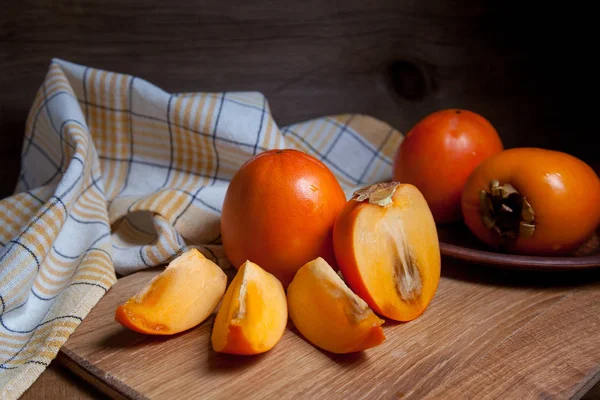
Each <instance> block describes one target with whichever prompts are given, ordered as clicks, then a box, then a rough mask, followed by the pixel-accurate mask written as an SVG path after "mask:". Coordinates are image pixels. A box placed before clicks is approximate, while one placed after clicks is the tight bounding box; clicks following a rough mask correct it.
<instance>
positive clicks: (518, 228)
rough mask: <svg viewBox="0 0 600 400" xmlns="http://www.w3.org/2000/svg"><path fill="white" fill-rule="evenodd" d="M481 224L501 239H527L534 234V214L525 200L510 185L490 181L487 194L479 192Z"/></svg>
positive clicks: (484, 191) (483, 191) (482, 191)
mask: <svg viewBox="0 0 600 400" xmlns="http://www.w3.org/2000/svg"><path fill="white" fill-rule="evenodd" d="M479 211H480V215H481V222H482V223H483V225H484V226H485V227H486V228H487V229H491V230H493V231H494V232H496V234H498V235H499V236H500V237H502V238H503V239H510V240H516V239H518V238H529V237H531V236H532V235H533V234H534V232H535V212H534V210H533V207H532V206H531V204H529V202H528V201H527V198H526V197H525V196H523V195H521V194H520V193H519V191H518V190H517V189H516V188H515V187H514V186H512V185H511V184H510V183H505V184H503V185H500V182H499V181H498V180H497V179H492V180H491V181H490V184H489V192H488V191H486V190H481V191H480V192H479Z"/></svg>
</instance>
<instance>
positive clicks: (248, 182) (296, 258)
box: [221, 149, 346, 287]
mask: <svg viewBox="0 0 600 400" xmlns="http://www.w3.org/2000/svg"><path fill="white" fill-rule="evenodd" d="M345 202H346V196H345V193H344V191H343V189H342V187H341V185H340V183H339V182H338V180H337V178H336V177H335V175H333V173H332V172H331V171H330V170H329V168H328V167H327V166H326V165H325V164H323V163H322V162H321V161H319V160H317V159H316V158H314V157H312V156H310V155H308V154H306V153H304V152H301V151H298V150H293V149H285V150H268V151H265V152H263V153H260V154H258V155H256V156H254V157H253V158H252V159H250V160H248V161H247V162H246V163H245V164H244V165H242V166H241V168H240V169H239V170H238V172H237V173H236V174H235V175H234V177H233V179H232V180H231V182H230V184H229V187H228V189H227V193H226V195H225V199H224V202H223V209H222V214H221V237H222V241H223V247H224V250H225V253H226V255H227V258H228V259H229V261H230V262H231V263H232V264H233V265H234V266H236V268H237V267H238V266H240V265H242V264H243V263H244V262H245V261H246V260H250V261H252V262H254V263H256V264H258V265H260V266H261V267H262V268H263V269H265V270H266V271H268V272H270V273H272V274H273V275H275V276H276V277H277V278H278V279H279V280H280V281H281V282H282V284H283V285H284V287H287V285H288V284H289V282H291V280H292V279H293V278H294V275H295V273H296V271H297V270H298V269H299V268H300V267H302V266H303V265H304V264H306V263H307V262H309V261H311V260H314V259H315V258H317V257H323V259H325V260H326V261H327V262H328V263H329V264H330V265H332V266H333V267H334V268H336V269H337V266H336V264H335V256H334V254H333V239H332V235H333V224H334V222H335V218H336V217H337V215H338V213H339V212H340V210H341V209H342V207H343V206H344V204H345Z"/></svg>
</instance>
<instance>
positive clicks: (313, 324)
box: [287, 257, 385, 354]
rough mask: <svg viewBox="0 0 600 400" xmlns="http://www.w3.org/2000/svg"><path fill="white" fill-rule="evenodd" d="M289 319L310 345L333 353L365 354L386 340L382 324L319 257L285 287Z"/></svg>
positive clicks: (303, 268) (303, 267)
mask: <svg viewBox="0 0 600 400" xmlns="http://www.w3.org/2000/svg"><path fill="white" fill-rule="evenodd" d="M287 298H288V308H289V313H290V318H291V320H292V322H293V323H294V326H295V327H296V328H297V329H298V331H299V332H300V333H301V334H302V335H303V336H304V337H305V338H306V339H307V340H308V341H309V342H311V343H312V344H314V345H315V346H317V347H320V348H322V349H324V350H327V351H330V352H332V353H338V354H341V353H352V352H358V351H363V350H367V349H369V348H371V347H374V346H377V345H379V344H381V343H382V342H383V341H384V340H385V335H384V334H383V330H382V327H381V326H382V324H383V323H384V322H385V321H384V320H382V319H381V318H379V317H378V316H377V315H375V313H374V312H373V311H372V310H371V309H370V308H369V306H368V305H367V303H365V301H364V300H362V299H361V298H360V297H358V296H357V295H356V294H355V293H353V292H352V290H350V288H348V286H346V284H345V283H344V281H343V280H342V279H341V278H340V277H339V276H338V275H337V274H336V273H335V271H334V270H333V268H332V267H331V266H330V265H329V264H328V263H327V262H326V261H325V260H324V259H323V258H321V257H319V258H317V259H315V260H313V261H310V262H308V263H307V264H305V265H304V266H302V267H301V268H300V269H299V270H298V272H297V273H296V276H295V277H294V279H293V280H292V282H291V283H290V285H289V286H288V290H287Z"/></svg>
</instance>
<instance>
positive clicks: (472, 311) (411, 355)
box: [23, 260, 600, 400]
mask: <svg viewBox="0 0 600 400" xmlns="http://www.w3.org/2000/svg"><path fill="white" fill-rule="evenodd" d="M443 271H444V272H443V280H442V283H441V287H440V293H439V294H440V295H439V296H438V299H439V300H438V301H437V303H434V304H432V308H431V310H430V311H431V312H430V313H429V314H428V315H427V314H426V315H424V316H423V317H421V321H420V323H421V324H422V325H421V327H418V326H417V325H414V328H411V327H410V326H407V327H401V326H395V327H393V326H392V327H391V328H389V329H391V330H388V331H387V332H388V334H389V336H388V340H390V341H391V342H390V343H389V345H390V346H391V347H388V348H387V349H384V351H383V353H381V352H380V353H379V355H377V356H375V355H372V358H371V359H372V360H373V361H374V362H376V363H377V360H378V359H379V358H380V357H381V358H385V354H386V353H387V352H388V351H390V349H396V350H397V351H400V352H406V350H407V349H410V348H411V346H412V345H410V342H412V341H414V340H415V333H417V336H416V338H417V339H418V338H419V337H420V336H419V334H418V331H422V332H424V333H426V335H428V336H429V337H428V338H426V339H425V338H423V340H425V342H423V340H421V339H418V340H420V341H421V342H420V344H419V345H416V346H417V348H420V349H421V350H425V353H422V351H421V350H416V351H409V352H408V353H406V355H405V356H404V358H406V360H405V362H408V363H409V364H410V365H412V363H413V362H416V363H417V364H420V363H421V361H422V360H424V359H421V358H420V357H423V354H425V357H426V358H428V359H429V361H427V362H425V364H427V365H429V367H427V368H428V369H426V370H421V369H419V368H415V369H412V368H411V371H405V370H399V371H396V372H397V374H396V372H394V370H393V368H392V369H391V370H390V371H388V372H387V373H386V374H387V375H386V376H385V377H384V376H382V375H381V376H380V378H379V382H378V384H379V388H380V389H381V390H382V391H383V392H385V391H386V390H385V387H386V385H387V384H388V383H387V382H389V384H390V385H393V386H394V387H398V385H399V384H400V385H404V386H406V385H405V383H406V381H407V380H408V381H410V382H411V383H410V384H408V386H409V387H414V388H415V389H416V393H414V394H415V395H416V396H417V397H416V398H419V397H418V395H417V393H419V391H421V392H422V393H428V392H429V391H430V389H431V388H436V390H434V391H433V392H435V393H437V394H436V395H435V396H438V395H446V394H447V395H448V396H449V398H457V395H458V393H462V394H465V393H466V394H468V393H474V389H475V388H477V387H480V386H482V385H483V386H485V388H486V389H485V390H486V394H487V395H488V396H489V398H511V396H514V393H515V390H514V389H515V387H517V388H521V389H522V390H521V389H519V391H521V392H522V393H524V394H525V397H526V398H537V396H538V395H542V394H543V393H546V394H545V395H546V397H548V398H561V399H563V398H573V399H579V398H583V399H586V400H591V399H596V398H600V384H598V383H597V380H598V377H599V375H598V373H599V371H598V366H597V365H596V364H597V359H598V351H597V350H598V346H597V342H598V339H599V338H598V334H597V332H598V331H597V327H596V326H595V325H597V324H598V307H599V306H600V304H599V302H598V301H597V299H598V291H599V290H600V289H599V286H598V282H600V270H589V271H580V272H579V273H577V274H569V275H564V274H555V273H551V274H539V273H529V272H526V271H519V272H515V271H510V270H503V269H492V268H488V267H483V266H479V265H471V264H463V263H458V262H455V261H452V260H449V261H446V262H445V264H444V267H443ZM153 273H154V272H152V271H147V272H142V273H140V274H144V275H146V278H144V279H137V280H135V279H131V278H129V279H127V278H124V279H126V280H125V281H124V282H123V285H119V284H117V286H115V289H116V291H113V292H110V291H109V292H108V293H107V296H106V297H105V298H103V300H104V301H103V302H102V303H100V304H99V305H98V306H97V307H95V308H94V310H92V313H91V314H90V315H89V318H87V319H86V321H84V323H82V325H81V326H80V329H79V330H77V331H76V332H75V333H74V334H73V336H72V337H71V339H69V340H70V341H69V342H67V345H65V348H66V349H67V350H68V351H69V352H75V353H77V354H78V357H79V356H80V357H83V358H84V360H83V361H85V362H86V363H87V362H92V363H95V364H96V363H97V365H98V368H99V369H98V371H102V374H101V375H100V378H101V377H103V375H104V374H106V373H110V375H111V376H112V377H113V378H119V377H121V378H124V379H127V380H128V383H127V384H129V385H132V386H131V388H132V389H134V392H135V390H140V391H141V392H142V393H143V391H144V390H147V389H148V387H147V386H146V382H147V380H146V379H149V380H150V381H154V383H153V384H151V386H153V387H156V384H157V383H159V384H160V385H167V386H169V384H170V383H171V382H173V381H172V379H174V377H175V376H178V375H177V374H175V376H169V374H170V375H173V374H172V371H170V368H173V367H175V366H177V364H180V363H181V364H182V365H183V364H186V363H187V364H188V367H189V363H190V362H191V364H192V365H193V366H194V369H197V370H196V371H194V372H191V373H190V371H189V370H187V375H188V376H187V377H186V378H185V379H183V381H186V384H185V385H183V386H186V387H189V386H187V385H190V384H191V385H192V386H194V383H193V382H200V381H201V380H202V379H204V380H205V382H206V379H207V377H206V376H205V374H207V373H208V374H212V373H214V371H212V372H211V370H210V368H209V369H206V368H205V367H204V366H203V364H202V363H204V361H203V360H204V359H205V356H206V355H207V354H208V353H207V352H206V350H203V347H202V345H200V343H202V342H203V341H205V339H203V338H205V337H206V335H207V334H208V332H209V329H210V327H209V326H210V323H208V324H204V326H203V327H202V326H200V327H199V328H198V329H195V330H194V332H191V333H190V334H189V335H182V336H180V337H176V338H173V339H172V340H171V339H167V340H166V341H161V340H159V341H158V342H157V341H154V340H153V339H152V338H148V339H145V338H142V337H138V336H139V335H138V336H136V335H137V334H132V333H131V332H128V331H127V332H122V330H123V329H124V328H122V327H118V326H110V325H111V322H110V321H109V320H110V318H109V317H110V315H109V314H110V313H111V312H112V311H111V310H114V306H115V304H116V303H118V302H120V301H122V300H123V299H124V298H125V296H127V295H128V293H129V292H131V291H134V290H137V289H139V288H140V287H141V285H143V282H144V281H145V280H146V279H148V278H149V277H150V276H152V274H153ZM125 282H127V283H125ZM465 294H466V296H465ZM465 297H469V298H471V301H470V302H468V303H471V304H470V305H469V304H468V303H464V301H461V300H460V299H461V298H465ZM528 298H531V301H528V300H527V299H528ZM457 299H458V300H457ZM457 302H458V303H463V306H465V307H468V309H469V311H464V312H461V311H451V310H452V309H453V307H455V304H457ZM473 302H475V303H473ZM490 302H491V303H493V304H491V305H490ZM585 304H587V306H585ZM580 306H581V307H580ZM449 310H450V314H449ZM478 313H480V314H481V313H484V314H485V315H480V316H479V317H477V314H478ZM490 313H493V314H494V315H495V317H494V318H492V319H491V320H490V318H489V316H490V315H491V314H490ZM452 315H454V316H456V318H453V317H451V316H452ZM461 315H462V316H461ZM459 320H462V321H463V322H457V321H459ZM483 320H488V322H486V323H485V324H483V325H485V326H481V325H482V324H481V323H478V322H477V321H483ZM92 321H94V322H92ZM444 321H446V322H444ZM469 321H471V322H469ZM86 322H87V323H86ZM457 324H458V325H461V324H465V325H461V326H462V328H461V327H460V326H459V327H457ZM473 324H474V325H473ZM490 324H492V325H490ZM113 325H114V324H113ZM477 326H480V327H479V328H478V327H477ZM405 328H406V329H405ZM423 329H424V330H423ZM457 329H458V331H457ZM415 330H416V331H415ZM117 331H118V332H117ZM466 331H470V333H465V332H466ZM103 332H104V333H103ZM453 332H454V333H453ZM478 332H480V333H478ZM449 335H450V336H449ZM107 337H112V338H113V339H114V338H116V337H118V338H119V340H118V341H119V344H118V345H116V346H112V345H111V346H108V347H107V342H106V340H107V339H106V338H107ZM434 337H441V338H445V339H442V340H437V341H435V340H434ZM449 337H453V338H455V340H452V339H449ZM469 337H471V338H472V340H471V339H469ZM72 339H75V340H72ZM140 340H141V342H140ZM145 342H148V345H149V347H145V346H144V345H143V343H145ZM134 343H135V345H134ZM199 345H200V347H198V346H199ZM406 346H408V347H407V348H406V349H404V348H403V347H406ZM144 348H151V349H152V350H149V351H148V352H146V353H147V354H146V355H143V354H142V353H143V352H144V351H143V349H144ZM190 349H192V353H190ZM280 349H285V350H283V351H278V352H277V353H276V354H275V355H273V356H272V357H271V355H269V356H268V357H266V358H264V359H262V361H259V362H257V363H255V364H252V365H254V366H260V365H264V364H261V363H265V364H271V366H272V367H275V366H283V365H285V364H288V363H289V362H290V358H289V357H288V355H287V354H286V353H288V352H290V353H294V354H295V355H294V356H293V357H292V358H295V357H300V355H302V357H301V358H303V359H304V361H303V362H302V363H300V364H301V368H305V369H306V371H304V372H302V371H300V370H298V369H296V368H294V371H296V373H298V374H301V373H305V374H307V375H306V376H307V377H309V376H314V373H315V372H316V370H315V368H317V370H318V368H320V367H315V365H319V363H320V362H322V358H323V357H322V355H320V354H319V352H317V351H314V349H311V348H310V346H308V345H307V344H306V343H302V341H298V338H296V337H295V335H294V334H289V333H286V335H285V336H284V339H283V340H282V343H281V346H280ZM585 349H588V350H585ZM140 350H142V353H140ZM550 350H551V351H550ZM282 353H283V354H282ZM419 354H421V355H419ZM482 354H483V355H484V356H482ZM140 356H141V358H140ZM415 356H416V357H417V358H416V359H415ZM156 357H159V358H160V359H161V363H166V361H165V360H167V359H170V360H171V361H170V363H169V366H168V368H167V369H165V368H163V369H162V370H161V369H160V368H159V369H155V368H154V367H151V368H153V369H152V370H153V373H152V374H150V375H148V371H144V369H147V368H146V366H147V365H146V363H147V361H144V360H153V359H155V358H156ZM190 357H191V359H192V361H190ZM209 358H210V357H209ZM213 358H214V356H213ZM59 359H61V360H63V359H65V357H64V354H63V355H61V356H60V357H59ZM119 359H120V360H122V361H116V360H119ZM173 360H175V361H177V362H176V363H175V364H173ZM194 360H200V362H201V363H200V364H198V361H194ZM282 360H283V363H282ZM420 360H421V361H420ZM468 360H472V361H473V360H474V361H475V362H474V363H473V362H465V361H468ZM347 361H348V360H346V363H347ZM220 362H225V363H226V364H227V365H228V366H223V365H222V366H221V367H222V369H221V371H226V370H229V369H231V368H233V367H234V366H235V365H233V364H237V363H238V362H239V360H237V359H235V358H226V359H224V360H221V361H220ZM213 363H214V360H213ZM231 363H233V364H231ZM70 364H71V367H73V363H72V362H70ZM230 364H231V365H230ZM300 364H299V365H298V366H299V367H300ZM326 364H327V363H325V364H324V368H325V365H326ZM385 364H386V365H392V364H388V363H387V361H386V362H385ZM127 365H129V366H127ZM244 365H246V364H244ZM369 365H370V367H369V368H374V367H375V364H372V363H371V364H369ZM434 365H437V366H439V368H441V369H440V370H439V371H438V372H436V373H433V374H432V373H431V371H430V368H432V366H434ZM131 366H134V367H135V368H139V370H138V369H135V370H132V369H131ZM248 366H249V365H246V367H248ZM347 366H348V367H349V368H346V369H345V372H344V375H345V379H346V380H349V381H348V384H349V382H351V381H352V380H353V379H354V378H352V377H353V376H355V375H356V374H363V373H365V374H368V373H367V371H366V370H365V369H364V368H362V369H361V367H357V368H352V367H351V364H348V365H347ZM183 368H184V370H185V369H186V367H183ZM223 368H224V369H223ZM269 368H271V367H269ZM377 368H379V367H377ZM436 368H437V367H436ZM242 369H243V368H242ZM288 369H289V368H288ZM327 369H328V368H325V369H323V370H322V372H323V373H325V372H326V370H327ZM379 369H380V368H379ZM434 369H435V368H434ZM309 370H311V371H309ZM361 371H362V372H361ZM427 371H429V372H427ZM436 371H437V369H436ZM482 371H483V374H482ZM486 371H487V372H486ZM517 371H519V372H517ZM527 371H528V372H527ZM81 372H82V371H81V370H79V371H78V373H81ZM329 372H331V371H328V373H329ZM524 372H525V373H526V375H523V373H524ZM144 373H146V375H145V376H146V377H147V378H144V379H141V381H140V379H137V378H135V376H136V375H139V374H142V375H143V374H144ZM254 373H259V374H260V373H261V372H250V375H252V374H254ZM190 374H191V375H190ZM390 374H391V375H390ZM84 375H85V374H84ZM241 375H243V373H242V370H240V378H239V380H240V381H241V382H245V381H247V379H248V376H241ZM127 376H129V377H128V378H127ZM399 377H400V378H399ZM223 378H224V376H221V374H220V373H217V374H215V375H214V379H215V380H216V381H218V380H223ZM86 379H88V380H89V381H91V382H95V384H100V386H102V382H99V380H98V377H94V376H86ZM190 379H191V380H190ZM227 379H231V376H230V375H228V376H227ZM399 379H400V381H399ZM483 381H485V382H483ZM136 382H137V383H136ZM402 382H404V383H402ZM482 382H483V383H482ZM238 383H239V382H238ZM272 383H273V382H270V383H269V382H268V381H264V382H262V384H261V386H265V385H267V384H272ZM509 383H510V385H509ZM594 383H596V386H594V387H592V386H593V385H594ZM232 384H233V383H232ZM198 385H200V387H201V388H202V391H203V392H205V393H206V394H207V395H208V394H209V393H214V392H211V390H215V389H217V391H218V392H220V391H221V390H223V388H224V386H220V385H222V382H221V383H218V384H215V385H216V388H212V389H211V388H209V387H207V386H205V385H203V384H200V383H198ZM215 385H213V386H215ZM507 385H508V386H507ZM196 386H197V385H196ZM200 387H197V388H196V389H199V388H200ZM427 387H429V389H427ZM219 388H220V389H219ZM363 389H364V388H363ZM256 390H260V389H258V388H256ZM303 390H304V389H303ZM423 391H424V392H423ZM150 393H152V390H150V391H149V392H148V393H145V394H144V395H148V394H150ZM377 393H379V391H378V392H377ZM510 393H512V395H511V394H510ZM550 393H555V394H556V396H557V397H553V396H552V395H550ZM567 393H568V395H567ZM380 394H382V393H380ZM429 394H431V393H429ZM163 395H164V394H163ZM188 395H189V393H188ZM435 396H434V398H438V397H435ZM458 396H459V395H458ZM40 397H41V398H57V397H60V398H64V399H68V398H86V399H87V398H103V397H104V395H102V394H101V393H99V392H97V391H95V390H94V389H92V388H91V387H90V385H88V384H87V383H83V381H80V380H79V378H78V377H76V376H75V375H73V374H72V373H71V372H69V371H67V370H65V369H64V367H62V366H61V365H60V364H59V363H58V362H56V361H55V362H54V363H53V364H52V365H51V367H50V368H49V369H48V370H47V371H46V372H45V373H44V374H43V375H42V376H41V377H40V379H39V380H38V381H37V382H36V383H35V384H34V385H33V386H32V387H31V388H30V389H29V390H28V391H27V392H26V393H25V395H24V397H23V398H26V399H27V398H32V399H33V398H40ZM148 397H150V398H152V397H153V395H151V394H150V395H149V396H148ZM185 397H186V396H185V395H184V396H182V398H185ZM525 397H523V398H525ZM542 397H543V396H542ZM408 398H411V397H410V396H408ZM458 398H460V397H458ZM519 398H521V397H519Z"/></svg>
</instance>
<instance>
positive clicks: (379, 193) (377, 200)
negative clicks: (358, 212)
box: [352, 182, 400, 207]
mask: <svg viewBox="0 0 600 400" xmlns="http://www.w3.org/2000/svg"><path fill="white" fill-rule="evenodd" d="M399 185H400V183H398V182H385V183H375V184H373V185H370V186H367V187H365V188H362V189H358V190H356V191H355V192H354V193H353V195H352V197H353V198H355V199H356V201H365V200H368V201H369V203H371V204H377V205H378V206H381V207H387V206H389V205H390V204H392V197H393V196H394V192H395V191H396V188H397V187H398V186H399Z"/></svg>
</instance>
